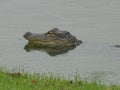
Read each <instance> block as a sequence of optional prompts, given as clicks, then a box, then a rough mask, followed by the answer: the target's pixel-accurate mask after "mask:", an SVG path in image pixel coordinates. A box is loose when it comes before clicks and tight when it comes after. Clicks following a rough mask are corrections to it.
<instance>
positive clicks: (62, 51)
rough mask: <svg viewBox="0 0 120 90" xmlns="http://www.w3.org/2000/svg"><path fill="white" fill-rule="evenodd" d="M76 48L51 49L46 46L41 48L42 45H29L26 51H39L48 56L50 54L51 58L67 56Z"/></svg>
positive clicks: (26, 46)
mask: <svg viewBox="0 0 120 90" xmlns="http://www.w3.org/2000/svg"><path fill="white" fill-rule="evenodd" d="M75 47H76V46H69V47H60V46H59V47H54V48H50V47H45V46H41V45H36V44H32V43H28V44H27V45H25V47H24V49H25V50H26V51H27V52H30V51H32V50H38V51H44V52H46V53H47V54H49V55H50V56H56V55H59V54H65V53H67V52H68V51H70V50H73V49H74V48H75Z"/></svg>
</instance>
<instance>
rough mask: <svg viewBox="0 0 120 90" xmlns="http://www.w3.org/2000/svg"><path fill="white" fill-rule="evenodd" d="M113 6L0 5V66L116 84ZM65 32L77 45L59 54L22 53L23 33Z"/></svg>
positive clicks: (28, 1) (86, 2)
mask: <svg viewBox="0 0 120 90" xmlns="http://www.w3.org/2000/svg"><path fill="white" fill-rule="evenodd" d="M119 10H120V1H119V0H99V1H98V0H0V66H1V67H4V68H7V69H15V68H18V67H22V68H24V70H26V71H28V72H38V73H39V72H40V73H43V72H45V73H49V72H52V73H53V74H59V73H60V74H62V75H64V76H71V77H72V76H73V75H74V74H75V72H79V73H80V75H81V78H94V77H98V78H99V79H100V80H102V81H103V82H107V83H110V82H112V83H117V84H120V70H119V68H120V65H119V63H120V55H119V54H120V49H119V48H115V47H113V45H115V44H120V39H119V37H120V36H119V35H120V30H119V29H120V25H119V24H120V12H119ZM54 27H57V28H59V29H63V30H68V31H69V32H71V33H72V34H73V35H75V36H76V37H77V38H78V39H81V40H83V44H82V45H80V46H78V47H77V48H75V49H74V50H70V51H69V52H67V53H65V54H60V55H57V56H50V55H48V54H47V53H46V52H44V51H37V50H34V51H31V52H26V51H25V50H24V47H25V45H26V44H27V41H26V40H25V39H24V38H23V34H24V33H25V32H27V31H30V32H34V33H44V32H47V31H48V30H50V29H52V28H54Z"/></svg>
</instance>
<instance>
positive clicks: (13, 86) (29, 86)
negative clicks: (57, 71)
mask: <svg viewBox="0 0 120 90" xmlns="http://www.w3.org/2000/svg"><path fill="white" fill-rule="evenodd" d="M0 90H120V86H117V85H109V86H107V85H104V84H100V83H99V84H97V83H96V82H95V81H92V82H91V83H88V82H87V81H81V80H80V79H79V78H78V76H75V80H74V81H72V80H66V79H64V78H63V77H60V76H53V75H51V76H50V77H48V76H46V75H45V74H42V75H38V74H32V75H31V74H27V73H26V74H25V73H22V74H21V73H19V72H16V73H9V72H5V71H3V70H0Z"/></svg>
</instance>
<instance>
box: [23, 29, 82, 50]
mask: <svg viewBox="0 0 120 90" xmlns="http://www.w3.org/2000/svg"><path fill="white" fill-rule="evenodd" d="M23 36H24V38H25V39H27V40H28V41H29V43H32V44H36V45H41V46H46V47H51V48H54V47H69V46H70V47H71V46H74V47H75V46H78V45H79V44H81V43H82V41H81V40H77V38H76V37H75V36H73V35H71V33H70V32H68V31H61V30H59V29H58V28H53V29H52V30H49V31H48V32H47V33H44V34H35V33H31V32H26V33H25V34H24V35H23Z"/></svg>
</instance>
